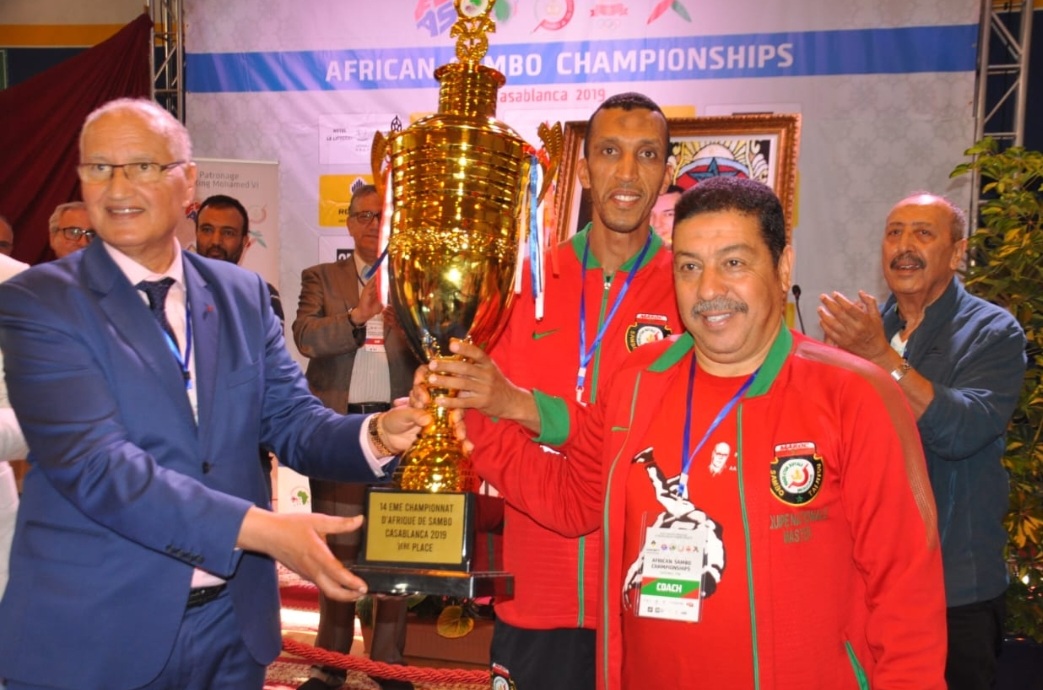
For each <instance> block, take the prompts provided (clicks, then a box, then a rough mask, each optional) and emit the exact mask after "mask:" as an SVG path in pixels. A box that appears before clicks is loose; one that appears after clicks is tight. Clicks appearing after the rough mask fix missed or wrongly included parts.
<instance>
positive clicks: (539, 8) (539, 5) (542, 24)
mask: <svg viewBox="0 0 1043 690" xmlns="http://www.w3.org/2000/svg"><path fill="white" fill-rule="evenodd" d="M533 9H534V10H535V12H536V21H538V22H539V23H538V24H536V28H535V29H533V30H532V32H533V33H536V32H537V31H539V30H540V29H546V30H547V31H558V30H560V29H563V28H565V27H566V26H568V23H569V22H571V21H572V14H573V12H575V11H576V6H575V2H574V0H536V4H535V5H533Z"/></svg>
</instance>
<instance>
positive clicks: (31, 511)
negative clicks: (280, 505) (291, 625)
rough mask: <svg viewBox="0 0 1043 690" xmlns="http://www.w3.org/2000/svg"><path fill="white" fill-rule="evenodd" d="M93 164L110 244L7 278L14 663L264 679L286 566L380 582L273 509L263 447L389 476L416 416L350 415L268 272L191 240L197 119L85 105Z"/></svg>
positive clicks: (332, 471)
mask: <svg viewBox="0 0 1043 690" xmlns="http://www.w3.org/2000/svg"><path fill="white" fill-rule="evenodd" d="M80 157H81V159H80V160H81V164H80V166H79V168H78V170H79V174H80V179H81V182H82V188H83V196H84V200H85V201H86V204H87V208H88V211H89V213H90V218H91V221H92V225H93V227H94V228H95V229H96V230H97V232H98V236H99V237H100V238H101V240H102V241H101V242H93V243H91V244H90V245H89V246H88V247H87V248H86V249H84V250H83V251H80V252H75V253H74V254H72V255H70V256H68V257H66V258H64V259H60V260H58V261H54V262H51V263H48V264H45V265H42V266H39V267H37V268H35V269H34V270H31V271H26V272H24V273H22V274H20V275H18V276H15V277H14V278H12V279H10V280H8V281H7V282H6V283H4V284H3V285H0V347H2V348H3V352H4V360H5V361H4V364H5V373H6V377H7V385H8V389H9V393H10V397H11V402H12V404H13V406H14V408H15V410H16V411H17V413H18V418H19V420H20V421H21V423H22V429H23V431H24V433H25V437H26V440H27V441H28V444H29V447H30V449H31V450H30V453H29V464H30V470H29V473H28V474H27V475H26V477H25V483H24V487H23V493H22V503H21V505H20V507H19V512H18V521H17V524H16V527H15V536H14V544H13V547H12V550H11V579H10V581H9V582H8V587H7V591H6V592H5V595H4V598H3V600H2V601H0V678H4V679H6V682H7V687H8V690H25V689H26V688H39V687H48V688H76V689H77V690H85V689H93V688H105V689H106V690H114V689H117V688H150V689H158V688H163V689H170V690H173V689H175V688H176V689H178V690H185V689H192V690H204V689H209V688H260V687H261V686H262V684H263V682H264V673H265V667H266V666H267V664H268V663H270V662H271V661H272V660H273V659H274V658H275V657H276V655H277V654H278V653H279V650H280V647H281V639H280V635H279V603H278V590H277V582H276V573H275V563H274V561H273V559H274V560H278V561H280V562H282V563H284V564H285V565H286V566H287V567H289V568H290V569H292V570H294V571H296V572H297V573H299V574H301V575H302V576H303V577H306V578H307V579H309V580H312V581H314V582H315V583H316V584H317V585H318V587H319V588H320V589H321V590H322V591H323V592H324V593H325V594H326V596H328V597H330V598H333V599H338V600H346V601H350V600H354V599H357V598H358V597H359V596H361V595H362V594H364V593H365V583H363V582H362V580H360V579H359V578H358V577H356V576H355V575H353V574H352V573H351V572H349V571H348V570H347V569H345V568H344V566H343V565H342V564H341V563H340V561H338V560H337V559H336V558H335V557H334V556H333V554H332V553H330V551H329V548H328V547H327V546H326V543H325V537H326V535H327V534H330V533H340V532H346V531H351V530H354V529H357V528H358V526H359V524H360V522H361V521H360V520H359V519H357V518H356V519H351V518H338V517H333V516H326V515H311V514H303V515H302V514H276V513H273V512H271V511H270V509H269V505H270V504H269V501H268V495H267V491H266V489H265V485H264V477H263V476H262V473H261V469H260V464H259V463H258V462H257V446H258V444H259V443H265V444H268V445H269V446H270V447H272V448H273V449H275V451H276V452H277V453H278V455H279V458H280V460H282V461H283V462H285V463H286V464H287V465H289V466H291V467H293V468H295V469H297V470H298V471H300V472H303V473H305V474H314V475H317V476H321V477H326V478H329V479H336V480H340V481H369V482H375V481H380V480H381V479H383V478H384V476H385V475H386V472H385V469H389V468H385V464H386V463H387V462H388V461H390V460H391V456H392V455H393V454H394V453H396V452H400V451H401V450H402V449H404V448H406V447H407V446H408V445H409V444H410V443H411V442H412V440H413V439H414V438H415V436H416V432H417V428H418V424H421V423H423V422H425V421H426V420H427V418H426V417H425V416H421V415H416V414H414V413H412V412H410V411H408V410H403V409H398V410H394V411H391V412H386V413H383V414H382V415H372V416H369V417H367V416H362V415H353V416H348V417H344V416H341V415H338V414H336V413H334V412H333V411H331V410H327V409H326V408H324V407H323V406H322V404H321V403H320V402H319V401H318V400H317V399H315V397H314V396H312V395H311V394H310V393H309V392H308V390H307V387H306V384H305V381H304V378H303V376H302V375H301V373H300V368H299V367H298V366H297V364H296V363H295V362H294V361H293V360H292V359H291V358H290V356H289V354H288V353H287V351H286V347H285V343H284V341H283V337H282V329H281V328H280V327H279V323H278V321H277V320H276V319H275V317H274V315H273V314H272V310H271V308H270V307H269V305H268V291H267V290H266V289H265V287H264V282H263V281H262V280H261V279H260V278H259V277H258V276H257V275H256V274H253V273H250V272H248V271H243V270H241V269H239V268H237V267H235V266H232V265H231V264H228V263H226V262H220V261H209V260H206V259H203V258H201V257H198V256H196V255H194V254H190V253H185V252H183V251H181V249H180V247H179V245H178V243H177V240H176V238H175V228H176V226H177V224H178V223H179V221H180V220H181V219H182V218H184V210H185V207H186V206H187V205H188V204H189V203H190V202H191V201H192V199H193V197H194V193H195V183H196V174H197V173H196V166H195V164H194V163H192V162H191V161H192V150H191V142H190V141H189V137H188V132H187V131H186V130H185V128H184V126H183V125H181V123H179V122H178V121H177V120H176V119H174V118H173V117H172V116H171V115H170V114H169V113H167V112H166V111H165V110H163V109H162V108H161V107H159V106H158V105H156V104H155V103H153V102H151V101H145V100H129V99H124V100H119V101H113V102H111V103H108V104H106V105H104V106H102V107H101V108H99V109H98V110H96V111H94V112H93V113H92V114H91V115H90V116H88V118H87V121H86V123H85V124H84V128H83V131H82V133H81V135H80Z"/></svg>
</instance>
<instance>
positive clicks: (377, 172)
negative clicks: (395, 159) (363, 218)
mask: <svg viewBox="0 0 1043 690" xmlns="http://www.w3.org/2000/svg"><path fill="white" fill-rule="evenodd" d="M387 151H388V138H387V137H386V136H384V133H383V132H381V131H380V130H377V131H376V132H375V133H374V134H373V148H371V149H370V150H369V164H370V166H371V167H372V169H373V186H375V187H376V188H377V194H379V195H380V198H381V199H383V198H384V192H385V191H386V190H385V189H384V179H385V178H386V177H387V169H388V166H389V162H388V160H387Z"/></svg>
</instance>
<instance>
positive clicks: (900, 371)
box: [891, 359, 911, 381]
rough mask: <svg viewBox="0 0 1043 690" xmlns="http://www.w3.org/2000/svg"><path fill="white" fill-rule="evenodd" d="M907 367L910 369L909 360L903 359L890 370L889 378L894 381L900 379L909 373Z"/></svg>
mask: <svg viewBox="0 0 1043 690" xmlns="http://www.w3.org/2000/svg"><path fill="white" fill-rule="evenodd" d="M909 369H911V367H910V366H909V360H907V359H903V360H902V363H901V364H899V365H898V366H897V367H895V368H894V369H892V370H891V378H893V379H894V380H895V381H901V380H902V379H904V378H905V375H906V374H908V373H909Z"/></svg>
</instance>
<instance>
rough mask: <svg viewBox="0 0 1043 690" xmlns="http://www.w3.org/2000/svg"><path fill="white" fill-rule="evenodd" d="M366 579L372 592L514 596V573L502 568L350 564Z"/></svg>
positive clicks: (472, 597) (471, 596)
mask: <svg viewBox="0 0 1043 690" xmlns="http://www.w3.org/2000/svg"><path fill="white" fill-rule="evenodd" d="M348 567H349V568H350V569H351V572H353V573H355V574H356V575H358V576H359V577H361V578H362V579H363V580H365V581H366V586H367V587H368V588H369V592H370V594H396V595H405V594H433V595H435V596H446V597H461V598H464V599H474V598H476V597H496V598H497V599H509V598H511V597H513V596H514V576H513V575H511V574H510V573H505V572H499V571H484V572H482V571H479V572H470V573H469V572H461V571H455V570H426V569H421V568H392V567H382V566H373V565H351V566H348Z"/></svg>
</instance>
